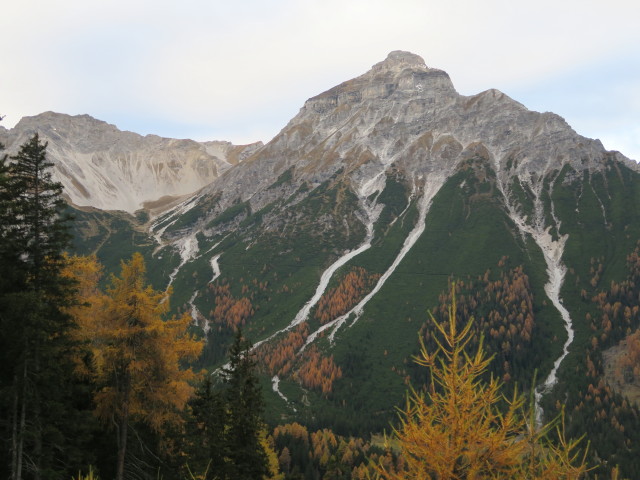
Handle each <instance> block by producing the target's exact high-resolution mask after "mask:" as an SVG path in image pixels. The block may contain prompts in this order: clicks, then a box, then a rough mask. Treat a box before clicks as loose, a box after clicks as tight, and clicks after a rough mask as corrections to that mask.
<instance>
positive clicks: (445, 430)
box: [377, 289, 587, 480]
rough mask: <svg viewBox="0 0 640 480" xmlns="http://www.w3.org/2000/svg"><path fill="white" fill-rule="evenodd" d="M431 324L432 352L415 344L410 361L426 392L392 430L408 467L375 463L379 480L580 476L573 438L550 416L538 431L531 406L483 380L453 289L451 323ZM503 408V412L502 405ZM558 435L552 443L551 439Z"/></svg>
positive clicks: (483, 365) (480, 353)
mask: <svg viewBox="0 0 640 480" xmlns="http://www.w3.org/2000/svg"><path fill="white" fill-rule="evenodd" d="M431 319H432V320H433V322H434V324H435V327H436V330H437V333H438V334H439V338H438V336H435V338H436V342H437V345H438V351H437V352H435V353H429V352H427V350H426V348H425V346H424V344H423V343H422V344H421V351H420V355H419V356H418V357H417V358H416V359H415V360H416V362H417V363H418V364H420V365H422V366H425V367H427V368H429V370H430V372H431V382H432V384H431V385H430V389H429V393H428V394H427V395H426V397H425V395H423V394H420V393H418V392H416V391H415V390H412V391H411V392H410V395H409V397H408V399H407V405H406V407H405V408H404V409H403V410H402V411H401V423H400V426H399V427H398V428H397V429H394V433H395V436H396V437H397V441H398V443H399V446H400V448H401V453H402V456H403V457H404V460H405V462H406V469H405V470H404V471H398V472H393V471H389V470H388V469H386V468H385V467H384V465H382V464H379V465H377V473H378V475H379V477H380V478H383V479H393V480H400V479H402V480H405V479H416V480H418V479H419V480H430V479H432V480H436V479H437V480H462V479H465V480H473V479H513V478H527V479H541V480H542V479H578V478H581V476H582V475H583V474H584V473H585V472H586V471H587V468H586V466H585V460H584V456H580V455H579V452H578V448H577V447H578V443H579V441H567V440H566V439H565V436H564V432H563V429H562V428H561V427H562V423H561V421H560V419H556V420H555V421H553V422H551V423H550V424H548V425H546V426H544V427H542V428H537V427H536V425H535V423H536V422H535V415H534V412H533V411H532V408H529V409H527V408H525V403H526V402H525V399H524V397H523V396H521V395H518V394H517V392H514V395H513V397H512V398H505V397H504V396H503V395H502V394H501V393H500V389H501V386H502V385H501V383H500V382H498V381H497V380H496V379H495V378H491V379H490V380H489V382H485V381H483V380H482V378H483V376H484V374H485V373H486V371H487V367H488V365H489V363H490V361H491V358H488V357H487V355H486V354H485V352H484V350H483V347H482V340H481V341H480V342H479V346H478V349H477V352H476V353H475V354H474V355H469V354H468V353H466V350H465V347H466V346H467V344H468V343H469V341H470V340H471V338H472V334H473V333H472V332H473V330H472V323H473V319H471V320H470V321H469V322H468V323H467V324H466V326H464V328H462V329H460V330H459V329H458V326H457V324H456V301H455V292H454V289H452V303H451V306H450V307H449V320H448V322H446V321H445V322H443V323H442V324H439V323H437V322H436V321H435V319H434V318H433V316H432V317H431ZM502 405H506V407H504V408H503V407H502ZM554 431H555V432H556V433H557V439H556V442H551V441H550V440H549V438H548V437H549V434H550V433H551V432H554Z"/></svg>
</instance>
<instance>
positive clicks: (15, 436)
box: [11, 362, 27, 480]
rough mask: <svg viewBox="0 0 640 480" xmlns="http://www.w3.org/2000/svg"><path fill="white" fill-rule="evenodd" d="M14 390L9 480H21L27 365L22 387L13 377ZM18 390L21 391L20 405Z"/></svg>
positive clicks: (25, 419)
mask: <svg viewBox="0 0 640 480" xmlns="http://www.w3.org/2000/svg"><path fill="white" fill-rule="evenodd" d="M14 381H15V389H14V392H15V393H14V397H13V414H14V417H13V432H12V434H11V437H12V438H11V441H12V447H13V452H12V454H11V480H22V451H23V447H24V430H25V426H26V423H27V402H26V398H27V363H26V362H25V363H24V365H23V371H22V385H20V383H19V382H18V376H17V375H16V376H15V377H14ZM19 390H22V403H21V402H20V400H21V399H20V394H19V393H18V392H19ZM18 406H19V407H20V420H19V421H18Z"/></svg>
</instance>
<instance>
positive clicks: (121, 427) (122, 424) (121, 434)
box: [116, 386, 129, 480]
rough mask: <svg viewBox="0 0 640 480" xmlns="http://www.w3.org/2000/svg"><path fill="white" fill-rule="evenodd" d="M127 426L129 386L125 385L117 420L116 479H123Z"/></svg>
mask: <svg viewBox="0 0 640 480" xmlns="http://www.w3.org/2000/svg"><path fill="white" fill-rule="evenodd" d="M128 427H129V388H128V386H127V387H125V391H124V399H123V402H122V416H121V417H120V419H119V420H118V467H117V469H116V480H124V460H125V457H126V454H127V433H128V432H127V430H128Z"/></svg>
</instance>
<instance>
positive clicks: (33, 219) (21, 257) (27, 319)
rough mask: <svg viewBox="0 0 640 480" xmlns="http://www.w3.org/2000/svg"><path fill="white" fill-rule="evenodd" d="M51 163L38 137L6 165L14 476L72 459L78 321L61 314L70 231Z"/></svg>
mask: <svg viewBox="0 0 640 480" xmlns="http://www.w3.org/2000/svg"><path fill="white" fill-rule="evenodd" d="M51 166H52V164H51V163H50V162H48V161H47V159H46V144H42V143H41V142H40V140H39V138H38V135H37V134H36V135H34V136H33V137H32V138H31V139H30V140H29V141H27V142H26V143H25V144H24V145H22V147H21V148H20V150H19V152H18V153H17V155H15V156H12V157H11V162H10V163H8V162H7V161H6V158H3V160H2V165H1V166H0V219H1V222H0V223H1V227H0V235H1V237H2V238H1V240H2V246H1V247H0V262H1V264H2V271H3V275H2V277H3V278H2V281H1V282H2V285H1V286H2V290H1V294H0V328H1V329H2V331H3V342H2V345H0V347H2V353H3V357H4V358H3V359H2V360H3V367H2V375H1V377H0V380H1V381H2V384H1V385H0V388H1V389H2V394H3V395H2V398H3V399H5V402H4V403H2V405H1V408H2V409H3V412H2V415H1V416H2V417H3V418H4V419H5V421H4V423H3V424H2V427H3V429H4V430H5V435H6V436H5V438H9V439H10V440H9V445H8V447H9V448H8V452H7V453H6V455H7V456H8V459H7V460H8V461H7V464H8V465H9V472H8V476H9V478H11V479H12V480H19V479H22V478H27V477H28V478H35V479H40V478H54V477H56V476H57V475H58V474H59V473H60V472H62V471H65V470H67V468H68V466H69V465H68V464H67V461H68V458H69V455H71V456H73V455H72V454H71V452H70V451H69V449H68V448H66V447H67V446H68V440H69V437H70V435H68V431H67V432H66V433H67V434H65V429H67V428H68V427H69V422H68V421H67V420H68V419H69V415H71V416H72V417H73V413H74V412H73V408H69V405H70V404H71V403H72V402H73V398H70V395H72V394H71V392H72V390H73V388H71V384H72V381H73V380H72V376H71V373H72V365H71V361H70V355H69V353H70V350H72V349H73V348H74V346H73V342H71V340H70V336H69V332H70V329H71V327H72V323H71V321H70V318H69V316H67V315H65V314H64V313H63V312H62V308H63V307H64V306H65V305H67V304H68V301H69V299H70V296H71V292H72V290H71V288H70V287H71V285H70V284H69V283H68V282H67V281H65V280H64V279H63V278H62V277H61V275H60V272H61V268H62V265H63V257H62V254H63V251H64V250H65V248H67V246H68V242H69V239H70V235H69V232H68V224H67V220H68V219H67V218H66V217H65V215H64V214H63V209H64V207H65V204H64V201H63V200H62V196H61V195H62V186H61V185H60V184H59V183H56V182H53V180H52V177H51V172H50V167H51ZM61 450H65V451H66V453H67V454H66V455H64V456H62V455H60V453H59V452H60V451H61Z"/></svg>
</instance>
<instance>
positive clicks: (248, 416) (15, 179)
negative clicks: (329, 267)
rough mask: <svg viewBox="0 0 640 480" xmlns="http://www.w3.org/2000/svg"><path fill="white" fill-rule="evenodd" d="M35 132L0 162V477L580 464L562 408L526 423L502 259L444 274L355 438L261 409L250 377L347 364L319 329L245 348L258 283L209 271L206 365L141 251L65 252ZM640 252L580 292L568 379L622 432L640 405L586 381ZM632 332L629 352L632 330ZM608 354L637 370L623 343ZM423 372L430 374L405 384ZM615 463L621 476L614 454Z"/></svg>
mask: <svg viewBox="0 0 640 480" xmlns="http://www.w3.org/2000/svg"><path fill="white" fill-rule="evenodd" d="M46 147H47V145H46V143H45V144H43V143H41V142H40V139H39V137H38V135H37V134H36V135H34V136H33V137H32V138H31V139H30V140H29V141H28V142H26V143H25V144H24V145H23V146H22V147H21V149H20V151H19V152H18V153H17V154H16V155H14V156H12V157H8V156H6V155H5V156H3V157H2V159H1V162H0V265H1V267H2V268H1V271H2V272H3V274H2V275H1V276H0V329H1V331H2V337H1V339H0V356H1V357H2V358H1V359H0V365H1V367H0V393H1V395H0V430H1V433H0V473H1V474H2V475H3V476H4V477H5V478H10V479H11V480H22V479H36V480H40V479H62V478H75V479H80V478H82V479H84V478H92V479H93V478H102V479H110V478H115V479H116V480H122V479H125V478H127V479H128V478H140V479H147V478H148V479H151V478H164V479H172V478H176V479H207V480H213V479H224V480H227V479H228V480H231V479H256V478H258V479H259V478H264V479H342V478H344V479H347V478H356V479H363V478H372V477H374V478H389V479H392V478H393V479H400V478H425V479H426V478H433V479H436V478H438V479H444V478H447V479H449V478H450V479H454V478H518V477H524V476H526V478H582V477H584V476H585V475H588V474H589V473H588V471H589V468H590V467H589V464H588V462H587V458H589V459H590V458H591V457H587V456H585V455H587V452H588V447H587V443H588V442H586V441H584V439H582V440H580V439H581V437H582V433H581V432H577V431H567V432H566V433H565V429H564V428H563V421H564V420H563V419H564V414H563V412H562V411H561V410H562V409H560V411H559V412H558V416H557V417H556V418H555V419H554V420H552V422H551V423H550V424H548V425H546V426H542V425H537V423H536V422H535V421H534V420H533V419H534V417H535V414H534V413H535V412H533V405H532V404H531V403H530V402H529V401H528V400H527V399H526V398H525V397H524V396H523V395H522V394H521V393H518V390H517V388H516V387H514V385H516V384H519V383H520V384H522V383H527V382H529V381H530V377H529V376H528V374H527V373H525V369H524V364H525V363H526V361H527V359H529V358H530V357H531V356H532V355H534V352H533V350H532V348H531V343H532V338H534V336H535V335H536V328H537V327H536V322H535V300H534V299H533V298H532V294H531V289H530V288H529V285H528V277H527V275H526V273H525V272H524V271H523V269H522V267H519V266H512V265H510V263H509V259H508V257H504V258H503V259H502V260H501V262H500V264H499V265H498V270H497V271H498V272H499V273H497V274H496V273H492V272H487V273H486V274H485V275H484V276H481V277H479V278H467V279H463V280H455V279H451V281H450V282H451V285H452V287H451V289H450V290H449V291H447V292H443V294H442V295H441V298H440V300H441V302H440V305H438V306H436V307H434V309H433V312H432V315H430V317H429V318H427V319H426V323H425V324H424V325H423V326H422V327H421V328H420V332H419V335H420V338H421V346H420V348H419V350H418V352H417V354H416V358H415V359H416V362H417V367H416V368H413V367H408V368H409V370H410V371H406V372H402V374H403V375H405V376H406V379H407V382H406V383H407V392H408V393H407V401H406V405H404V406H399V407H400V408H399V416H398V420H397V421H396V422H395V423H394V424H391V425H389V432H390V433H389V434H388V435H387V434H381V433H382V432H372V433H377V434H375V435H370V436H369V437H368V438H360V437H356V436H350V435H337V434H335V433H334V432H332V431H331V429H329V428H326V427H325V428H320V429H315V430H314V429H311V428H309V427H308V426H304V425H302V424H299V423H285V424H282V425H278V424H270V425H269V424H267V423H266V422H265V420H264V413H265V408H266V406H265V403H264V400H263V396H262V392H261V385H260V381H259V378H258V375H259V374H268V375H275V374H278V375H290V376H291V377H292V378H293V379H294V380H295V381H296V382H298V383H299V384H300V385H302V386H303V387H304V388H307V389H310V390H315V391H317V392H318V393H319V394H320V395H324V396H330V395H331V393H332V390H333V388H334V383H335V382H337V381H338V380H339V379H341V377H342V375H343V371H342V366H341V365H338V364H337V363H336V362H335V359H334V358H333V356H332V355H327V354H326V353H324V352H323V351H321V350H320V349H319V348H317V347H316V346H315V345H314V346H311V347H309V348H306V349H305V350H304V351H303V353H302V354H301V355H296V354H295V352H297V351H298V350H299V349H300V347H301V346H302V345H303V344H304V342H305V340H306V338H307V336H308V334H309V331H308V326H307V324H302V325H300V326H299V327H298V328H296V329H292V330H291V331H289V332H288V333H287V334H286V335H284V336H283V337H282V338H280V339H278V341H277V342H273V343H265V344H263V345H262V346H261V347H259V348H257V349H254V348H253V347H252V345H251V343H250V342H249V341H248V339H247V338H245V336H244V335H243V331H244V330H243V328H244V327H245V326H246V324H247V322H248V320H249V319H250V318H251V316H252V315H253V314H254V313H255V312H254V309H253V306H252V301H251V300H252V299H251V295H252V293H251V292H249V289H248V288H246V289H245V288H241V289H239V291H238V290H234V289H232V288H231V287H230V286H229V285H228V284H225V283H219V282H214V283H212V284H210V286H209V292H210V295H211V296H212V298H213V299H214V305H215V306H214V307H213V308H212V310H211V311H210V312H209V316H208V319H209V322H210V324H211V326H212V328H217V329H219V330H220V331H221V332H225V334H226V335H228V336H229V337H231V338H232V340H231V342H230V347H229V349H228V351H227V352H226V357H227V358H228V363H227V364H225V365H224V366H222V367H220V368H219V369H217V370H215V371H211V372H207V371H205V370H200V369H198V367H196V365H198V359H199V358H200V355H201V354H202V351H203V347H204V341H203V339H202V338H200V337H199V336H198V335H197V334H196V333H195V332H193V331H192V330H191V328H190V327H191V317H190V316H189V315H188V313H186V312H185V313H183V314H181V315H170V312H171V309H170V297H171V294H172V292H171V289H170V288H168V289H167V290H165V291H162V290H156V289H154V288H153V287H152V286H151V285H150V283H149V282H148V280H147V278H146V266H145V261H144V259H143V257H142V256H141V255H140V254H137V253H136V254H134V255H133V256H132V257H131V258H123V259H122V261H121V265H120V270H119V273H117V274H113V275H111V277H110V278H106V279H105V278H103V277H104V273H103V271H104V268H103V267H102V266H101V265H100V263H99V262H98V260H97V259H96V257H94V256H77V255H74V254H73V252H71V251H70V241H71V234H70V221H71V218H70V217H69V215H68V213H67V212H68V210H67V209H66V204H65V202H64V199H63V196H62V195H63V191H62V187H61V185H60V184H59V183H56V182H54V181H53V180H52V178H51V172H50V168H51V166H52V164H51V163H50V162H48V161H47V158H46ZM639 258H640V247H638V248H637V249H636V250H635V251H634V252H633V253H631V254H630V255H629V259H628V263H629V268H630V274H629V278H628V279H627V280H626V281H624V282H622V283H620V284H617V283H614V284H612V285H611V289H610V290H609V291H608V292H602V293H600V294H598V295H596V296H594V297H593V298H589V296H588V295H587V293H586V292H585V295H584V297H585V298H584V300H585V302H592V304H593V309H594V311H596V310H597V311H598V312H602V314H601V315H598V317H597V318H601V320H599V323H596V320H595V319H594V318H596V317H591V318H590V319H587V320H589V321H591V322H592V323H593V332H594V335H593V338H592V342H593V346H594V350H593V352H588V353H587V354H586V357H585V362H586V365H587V367H588V371H589V372H593V373H592V377H593V379H594V381H593V382H589V383H588V386H585V388H584V391H583V392H581V393H579V400H580V401H579V403H576V401H573V403H571V402H569V404H570V405H575V407H572V411H571V412H568V414H570V415H571V416H576V415H581V416H583V417H584V421H585V424H588V423H590V422H591V423H593V422H595V424H594V428H597V429H600V430H602V431H604V430H605V425H609V424H610V425H612V426H613V427H614V429H613V430H614V431H615V432H617V433H618V434H619V435H618V436H616V437H615V438H616V441H617V442H618V441H619V442H622V445H624V443H625V442H629V441H632V439H633V437H629V436H628V434H625V427H623V425H635V423H637V419H635V418H636V417H634V420H633V421H631V423H630V420H629V417H633V416H634V415H635V412H636V410H634V409H632V408H631V407H630V406H629V405H628V404H626V403H625V401H624V400H623V399H622V398H620V397H619V396H616V395H615V394H613V393H612V392H611V391H610V390H609V389H608V386H607V385H605V384H604V383H603V382H596V381H595V379H596V378H598V377H599V375H600V371H601V370H602V368H603V367H602V359H601V357H600V356H599V354H598V352H599V350H595V346H596V345H600V344H603V343H607V344H611V343H612V342H614V341H618V340H620V339H622V338H623V337H624V336H626V335H628V334H630V333H632V331H631V328H630V325H632V324H634V322H632V317H634V318H635V317H636V316H637V315H638V309H637V307H635V308H634V307H633V306H632V305H631V304H632V302H633V300H634V299H637V298H638V290H637V288H639V287H636V285H640V282H638V281H637V280H638V276H639V275H640V260H638V259H639ZM592 263H593V275H594V278H595V276H597V274H598V270H599V268H600V267H599V266H598V261H597V260H593V262H592ZM376 275H377V274H371V273H368V272H367V271H366V270H365V269H364V268H360V267H356V268H353V269H351V270H350V271H347V272H345V273H344V275H343V276H342V278H341V280H339V281H338V282H337V283H336V284H335V285H334V286H333V287H332V288H330V289H329V290H328V291H327V292H326V294H325V295H324V296H323V297H322V298H321V300H320V302H319V303H318V306H317V308H316V310H315V311H314V317H313V321H314V322H316V323H318V324H323V323H325V322H327V320H328V319H329V318H334V317H335V316H336V315H341V314H342V313H344V312H346V311H348V310H349V308H351V307H352V306H353V305H355V304H356V303H357V302H358V301H359V300H360V299H361V298H362V297H363V296H364V295H365V294H366V293H367V292H368V291H369V289H370V288H371V287H372V285H373V284H374V283H375V281H376V280H377V278H378V276H376ZM596 283H597V282H596ZM257 287H258V290H260V289H263V290H264V289H266V285H257ZM285 293H286V292H285ZM625 322H626V324H628V325H629V327H626V328H625ZM614 325H615V326H614ZM482 339H484V340H482ZM629 342H630V344H631V345H632V347H633V348H632V352H635V353H634V355H636V356H637V355H638V354H637V352H638V351H639V350H640V347H638V344H640V342H638V334H635V336H632V337H631V338H630V340H629ZM625 362H626V363H625ZM629 362H631V363H629ZM618 368H619V369H620V370H623V371H625V372H627V375H630V376H634V375H637V372H636V371H634V368H633V358H631V359H624V360H623V361H622V362H621V363H620V365H619V367H618ZM417 372H420V373H417ZM418 380H420V385H424V387H422V388H420V389H414V388H413V387H412V386H411V385H412V384H413V382H416V381H418ZM584 383H585V384H586V383H587V380H585V381H584ZM589 419H591V420H589ZM594 419H595V420H594ZM634 422H635V423H634ZM574 424H575V422H574ZM609 430H611V429H609ZM571 438H573V439H571ZM445 447H447V448H445ZM597 448H602V447H600V444H599V443H598V447H597ZM611 448H616V447H611ZM610 470H611V472H612V475H613V476H615V475H617V473H616V472H617V469H616V468H615V467H613V468H612V469H610Z"/></svg>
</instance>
